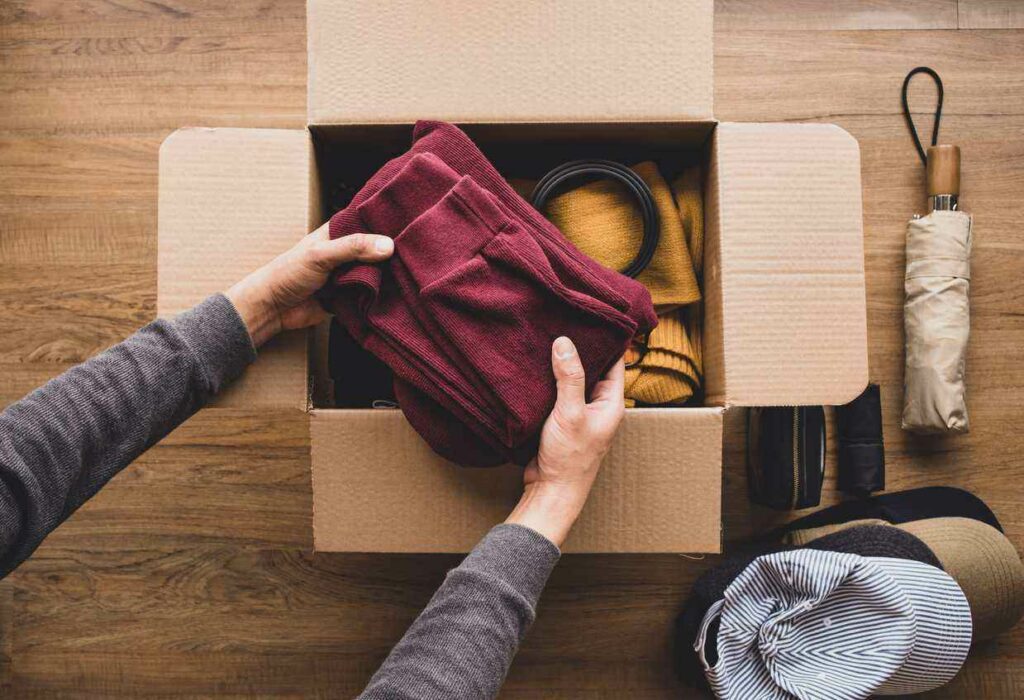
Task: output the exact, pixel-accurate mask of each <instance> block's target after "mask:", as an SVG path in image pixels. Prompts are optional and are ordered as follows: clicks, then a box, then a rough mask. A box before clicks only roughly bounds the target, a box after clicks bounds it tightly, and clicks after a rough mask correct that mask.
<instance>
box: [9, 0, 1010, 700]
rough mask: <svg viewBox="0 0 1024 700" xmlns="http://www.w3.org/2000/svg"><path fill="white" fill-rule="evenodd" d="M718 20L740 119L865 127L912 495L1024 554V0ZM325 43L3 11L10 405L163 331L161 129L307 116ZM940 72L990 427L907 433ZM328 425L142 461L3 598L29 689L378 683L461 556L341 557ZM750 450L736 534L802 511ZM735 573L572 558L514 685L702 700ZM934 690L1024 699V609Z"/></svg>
mask: <svg viewBox="0 0 1024 700" xmlns="http://www.w3.org/2000/svg"><path fill="white" fill-rule="evenodd" d="M716 24H717V30H716V50H715V80H716V90H715V101H716V112H717V115H718V117H719V118H720V119H722V120H757V121H770V120H776V121H831V122H835V123H837V124H839V125H841V126H843V127H844V128H846V129H847V130H849V131H850V132H851V133H852V134H853V135H854V136H856V137H857V139H858V140H859V141H860V145H861V151H862V158H863V182H864V205H865V211H864V217H865V224H866V241H867V256H868V259H867V271H868V272H867V274H868V280H867V281H868V318H869V323H870V342H871V368H872V374H873V376H874V378H875V379H876V380H877V381H880V382H881V383H882V385H883V400H884V413H885V430H886V440H887V447H888V450H887V458H888V464H889V484H888V485H889V488H890V490H896V489H901V488H907V487H914V486H921V485H926V484H955V485H960V486H964V487H968V488H970V489H972V490H973V491H975V492H976V493H978V494H979V495H980V496H982V497H983V498H984V499H985V500H987V501H988V502H989V503H990V504H991V506H992V507H993V508H994V509H995V511H996V512H997V514H998V515H999V517H1000V518H1001V519H1002V521H1003V523H1004V525H1005V526H1006V530H1007V532H1008V534H1009V536H1010V537H1011V539H1013V541H1014V542H1015V544H1016V545H1017V546H1018V548H1021V549H1024V410H1022V408H1021V397H1022V396H1024V235H1022V233H1021V228H1022V226H1024V3H1018V2H1012V1H1009V0H1003V1H1000V0H960V1H959V2H957V0H944V1H943V0H940V1H936V2H925V1H924V0H909V1H901V0H851V1H850V2H845V3H837V2H831V1H830V0H786V1H785V2H775V3H772V2H768V1H767V0H720V1H719V2H718V5H717V17H716ZM305 52H306V44H305V2H304V0H259V1H258V2H233V1H231V0H213V1H210V2H202V1H200V0H34V1H29V0H0V405H6V404H7V403H9V402H11V401H14V400H16V399H17V398H19V397H20V396H21V395H23V394H24V393H25V392H27V391H29V390H30V389H32V388H33V387H35V386H36V385H38V384H40V383H42V382H43V381H45V380H46V379H48V378H49V377H52V376H54V375H56V374H58V373H59V372H61V371H62V370H64V369H65V368H67V367H68V366H70V365H72V364H74V363H76V362H80V361H82V360H84V359H86V358H88V357H89V356H91V355H93V354H94V353H96V352H97V351H98V350H100V349H102V348H104V347H106V346H108V345H110V344H112V343H115V342H117V341H118V340H120V339H122V338H123V337H125V336H126V335H128V334H129V333H131V332H132V331H133V330H134V329H135V328H137V327H138V326H140V325H142V324H144V323H145V322H147V321H148V320H150V319H152V318H153V316H154V308H155V296H156V217H157V210H156V193H157V148H158V146H159V145H160V142H161V140H162V139H163V138H164V137H165V136H166V135H167V134H168V133H170V132H171V131H172V130H173V129H175V128H177V127H179V126H182V125H186V124H192V125H225V126H266V127H301V126H302V125H303V124H304V120H305V76H306V53H305ZM921 64H925V65H930V66H933V67H934V68H936V69H937V70H938V71H939V72H940V73H941V74H942V76H943V77H944V79H945V82H946V109H945V119H944V121H943V127H942V135H943V140H948V141H950V142H954V143H959V144H960V145H961V146H962V147H963V157H964V191H963V197H962V202H963V206H964V208H965V209H967V210H969V211H972V212H973V213H974V215H975V217H976V219H975V232H976V234H975V235H976V239H975V240H976V249H975V253H974V266H973V275H974V276H973V279H972V288H973V289H972V291H973V323H972V325H973V336H972V340H971V348H970V357H969V363H970V379H969V387H970V410H971V421H972V427H973V431H972V433H971V434H970V435H969V436H967V437H961V438H955V439H949V440H937V441H913V440H909V439H907V438H906V437H905V436H904V435H903V434H902V433H901V432H900V430H899V428H898V412H899V406H900V391H901V342H902V341H901V311H900V302H901V289H902V287H901V285H902V281H901V274H902V272H901V271H902V240H903V233H904V227H905V221H906V220H907V218H908V217H909V216H910V215H911V214H912V213H914V212H915V211H920V210H921V208H922V202H921V201H920V200H921V193H922V174H921V170H920V166H919V165H918V163H917V161H916V156H915V154H914V152H913V150H912V148H911V145H910V140H909V137H908V135H907V132H906V130H905V127H904V125H903V122H902V119H901V117H900V113H899V86H900V81H901V80H902V77H903V75H904V74H905V73H906V72H907V70H908V69H910V68H912V67H914V66H916V65H921ZM922 82H923V83H924V81H922ZM913 97H914V104H915V110H916V111H919V112H920V113H921V114H920V118H921V119H922V120H924V121H927V117H926V116H925V114H924V113H925V112H927V111H928V110H929V109H930V103H929V102H928V98H929V96H928V94H927V91H926V89H925V88H923V87H922V88H921V89H920V90H915V94H914V95H913ZM822 342H828V338H822ZM307 441H308V438H307V426H306V419H305V417H304V415H303V414H301V413H298V412H295V413H289V414H282V415H266V414H263V413H256V412H252V413H248V412H244V411H226V410H221V411H211V412H205V413H202V414H200V415H198V416H197V417H195V418H194V419H192V420H191V421H189V422H188V423H187V424H186V425H185V426H183V427H182V428H181V429H179V430H178V431H177V432H175V433H174V434H173V435H171V436H170V437H169V438H168V439H167V440H166V441H165V442H164V443H163V444H161V445H160V446H159V447H157V448H155V449H153V450H152V451H150V452H149V453H148V454H147V455H145V456H144V457H143V458H142V459H140V460H139V461H138V463H137V464H135V465H134V466H132V467H131V468H129V469H127V470H126V471H125V472H124V473H123V474H121V475H120V476H118V477H117V478H116V479H115V480H114V481H113V482H112V483H111V484H110V485H109V487H108V488H107V489H106V490H105V491H104V492H103V493H102V494H100V495H99V496H98V497H97V498H95V499H94V500H93V501H92V502H91V503H89V504H88V505H87V506H86V507H84V508H83V509H82V510H81V511H80V512H79V513H77V514H76V515H75V516H74V517H72V518H71V519H70V520H69V521H68V522H67V523H66V524H65V525H63V526H62V527H61V528H60V529H58V530H57V531H56V532H55V533H54V534H53V535H52V536H51V537H50V539H49V540H48V541H47V542H46V544H45V545H44V546H43V547H42V548H40V549H39V551H38V553H37V554H36V555H35V556H34V557H33V558H32V559H31V560H30V561H28V562H27V563H26V564H25V565H23V566H22V567H21V568H20V569H19V570H18V571H17V572H16V573H14V574H13V575H11V576H10V577H9V578H8V579H7V580H6V581H4V582H3V583H2V584H0V640H2V641H0V678H2V680H3V683H4V690H5V691H6V692H5V693H4V694H5V696H7V697H34V696H35V697H60V696H67V697H72V696H97V695H101V696H124V697H139V696H160V695H170V694H173V693H180V694H186V695H194V696H223V697H230V696H244V695H257V694H263V695H270V694H276V695H291V696H308V695H322V696H342V697H344V696H350V695H353V694H354V693H356V692H357V691H358V690H359V689H360V688H361V687H362V685H363V684H364V683H365V681H366V680H367V678H368V677H369V675H370V674H371V672H372V671H373V669H374V668H375V667H376V666H377V665H378V664H379V663H380V661H381V659H382V658H383V656H384V655H385V654H386V652H387V650H388V649H389V647H390V646H391V645H392V644H393V643H394V642H395V641H396V640H397V639H398V638H399V636H400V635H401V634H402V632H403V630H404V629H405V627H406V626H407V625H408V624H409V622H410V621H411V620H412V619H413V617H414V616H415V615H416V614H417V612H418V611H419V610H420V608H421V607H422V606H423V605H424V604H425V603H426V601H427V599H428V598H429V596H430V595H431V592H432V591H433V590H434V588H435V587H436V586H437V584H438V583H439V582H440V581H441V578H442V576H443V575H444V573H445V571H446V569H448V568H449V567H451V566H453V565H454V564H455V563H456V562H457V559H456V558H453V557H441V556H365V555H358V556H323V555H316V556H314V555H312V554H311V553H310V548H311V535H310V485H309V457H308V443H307ZM727 457H728V462H729V467H728V470H727V474H726V497H725V498H726V501H725V502H726V507H727V523H726V525H727V536H728V537H729V539H730V540H735V539H738V538H741V537H743V536H744V535H745V534H748V533H750V532H752V531H754V530H756V529H757V528H759V527H763V526H764V525H765V524H767V523H768V522H770V521H771V520H772V517H773V516H772V515H770V514H767V513H765V512H763V511H755V510H753V509H751V508H750V507H749V506H748V504H747V500H746V496H745V494H744V488H745V484H744V477H743V474H742V469H741V466H740V465H741V461H740V459H739V455H738V454H737V452H736V450H735V448H731V449H730V450H729V452H728V455H727ZM832 463H833V464H834V462H832ZM826 498H827V499H829V500H834V499H835V498H836V494H835V492H834V490H833V489H832V488H831V482H830V484H829V485H828V486H827V488H826ZM679 507H680V508H685V507H686V504H685V503H680V504H679ZM667 517H671V514H667ZM712 559H713V558H712ZM709 563H710V562H709V561H694V560H691V559H689V558H686V557H673V556H569V557H566V558H565V559H564V560H563V561H562V562H561V564H560V565H559V567H558V569H557V570H556V572H555V574H554V576H553V578H552V580H551V583H550V585H549V586H548V589H547V591H546V593H545V595H544V600H543V603H542V608H541V612H540V617H539V619H538V620H537V624H536V625H535V627H534V629H533V631H532V633H531V635H530V637H529V639H528V640H527V642H526V644H525V645H524V647H523V649H522V652H521V653H520V654H519V657H518V658H517V660H516V662H515V665H514V667H513V669H512V671H511V675H510V676H509V679H508V683H507V684H506V688H505V692H504V694H503V697H505V698H547V697H552V698H554V697H589V698H626V697H629V698H674V697H680V696H682V695H685V690H684V689H683V688H682V687H680V686H679V685H678V684H677V682H676V681H675V680H674V679H673V675H672V673H671V671H670V668H669V661H668V653H669V652H668V649H669V639H670V629H671V624H672V619H673V616H674V614H675V612H676V611H677V609H678V607H679V606H680V603H681V601H682V599H683V597H684V596H685V594H686V592H687V590H688V587H689V585H690V584H691V582H692V581H693V579H694V577H695V576H696V575H697V574H698V573H699V572H701V571H702V570H704V568H705V567H706V566H707V565H708V564H709ZM935 696H937V697H938V696H942V697H963V698H978V697H992V698H1010V697H1022V696H1024V625H1018V626H1017V628H1016V629H1015V630H1014V631H1013V632H1011V633H1009V634H1007V635H1005V636H1004V637H1003V638H1001V639H999V640H998V641H996V642H994V643H991V644H988V645H985V646H984V647H983V648H981V649H977V650H975V652H974V653H973V655H972V658H971V659H970V660H969V661H968V663H967V666H966V668H965V669H964V671H963V672H962V673H961V674H960V676H959V677H958V678H957V679H956V680H955V681H954V682H953V683H952V684H951V685H950V686H948V687H947V688H945V689H943V690H942V691H941V692H938V693H936V694H935Z"/></svg>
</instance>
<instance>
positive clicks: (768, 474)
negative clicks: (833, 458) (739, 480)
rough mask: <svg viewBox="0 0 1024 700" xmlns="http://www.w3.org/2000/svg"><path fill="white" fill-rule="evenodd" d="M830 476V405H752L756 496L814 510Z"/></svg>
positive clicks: (750, 464) (751, 480) (751, 466)
mask: <svg viewBox="0 0 1024 700" xmlns="http://www.w3.org/2000/svg"><path fill="white" fill-rule="evenodd" d="M824 475H825V409H824V408H823V407H821V406H796V407H770V408H752V409H750V411H749V412H748V414H747V484H748V488H749V491H750V500H752V501H753V502H754V503H759V504H761V505H763V506H767V507H769V508H775V509H776V510H798V509H800V508H813V507H814V506H816V505H818V504H819V503H820V502H821V483H822V480H823V478H824Z"/></svg>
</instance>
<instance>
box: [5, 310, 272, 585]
mask: <svg viewBox="0 0 1024 700" xmlns="http://www.w3.org/2000/svg"><path fill="white" fill-rule="evenodd" d="M253 359H255V349H254V348H253V345H252V341H251V340H250V338H249V335H248V333H247V331H246V327H245V325H244V323H243V322H242V320H241V319H240V318H239V316H238V314H237V312H236V311H235V309H234V307H233V306H232V305H231V303H230V302H229V301H228V300H227V299H226V298H225V297H224V296H221V295H216V296H213V297H210V298H209V299H207V300H206V301H204V302H203V303H202V304H200V305H199V306H197V307H195V308H194V309H192V310H190V311H188V312H186V313H184V314H182V315H180V316H178V317H177V318H175V319H173V320H170V321H163V320H161V321H156V322H154V323H152V324H150V325H148V326H146V327H145V328H143V329H141V330H139V331H138V332H137V333H135V334H134V335H132V336H131V337H129V338H128V339H126V340H125V341H124V342H122V343H119V344H117V345H115V346H114V347H112V348H110V349H108V350H106V351H105V352H103V353H101V354H100V355H98V356H96V357H94V358H93V359H91V360H89V361H87V362H85V363H83V364H81V365H78V366H77V367H74V368H72V369H70V370H68V371H67V372H65V373H64V374H62V375H61V376H59V377H57V378H56V379H53V380H52V381H50V382H48V383H47V384H46V385H45V386H43V387H41V388H40V389H37V390H36V391H34V392H32V393H31V394H29V395H28V396H26V397H25V398H24V399H22V400H21V401H18V402H16V403H14V404H12V405H10V406H8V407H7V409H6V410H4V412H3V413H2V414H0V575H6V574H7V573H8V572H9V571H10V570H11V569H13V568H14V567H15V566H17V564H19V563H20V562H21V561H23V560H24V559H25V558H26V557H27V556H28V555H29V554H31V553H32V551H34V550H35V548H36V547H37V546H38V545H39V543H40V542H41V541H42V540H43V538H44V537H45V536H46V535H47V534H48V533H49V532H50V531H52V530H53V529H54V528H55V527H57V525H59V524H60V523H61V522H62V521H63V520H64V519H65V518H67V517H68V515H70V514H71V513H72V512H74V511H75V509H77V508H78V507H79V506H80V505H82V503H84V502H85V501H86V500H88V499H89V498H90V497H91V496H92V495H93V494H95V493H96V492H97V491H98V490H99V489H100V488H101V487H102V486H103V485H104V484H106V483H107V481H109V480H110V479H111V478H112V477H113V476H114V475H115V474H117V473H118V472H119V471H121V469H123V468H124V467H125V466H126V465H128V464H129V463H131V461H132V460H134V459H135V458H136V457H137V456H139V454H141V453H142V452H143V451H145V450H146V449H147V448H149V447H150V446H151V445H153V444H154V443H155V442H156V441H158V440H159V439H160V438H162V437H163V436H164V435H166V434H167V433H169V432H170V431H171V430H173V429H174V428H175V427H176V426H177V425H179V424H180V423H181V422H182V421H184V420H185V419H186V418H188V417H189V416H190V415H192V414H193V413H194V412H195V411H196V410H198V409H199V408H201V407H202V406H203V405H204V404H205V403H206V402H207V401H208V400H209V399H210V397H212V396H213V395H214V394H216V393H217V392H218V391H219V390H220V389H221V387H222V386H224V384H226V383H227V382H229V381H230V380H231V379H233V378H234V377H236V376H237V375H238V374H239V373H240V372H241V371H242V369H243V368H244V367H245V366H246V365H248V364H249V363H250V362H252V360H253Z"/></svg>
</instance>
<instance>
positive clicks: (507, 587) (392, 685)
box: [359, 525, 560, 700]
mask: <svg viewBox="0 0 1024 700" xmlns="http://www.w3.org/2000/svg"><path fill="white" fill-rule="evenodd" d="M559 555H560V553H559V550H558V547H556V546H555V545H554V544H552V543H551V542H550V541H549V540H548V539H546V538H545V537H543V536H542V535H540V534H538V533H537V532H534V531H533V530H531V529H529V528H526V527H523V526H521V525H498V526H497V527H495V528H494V529H493V530H491V531H490V532H489V533H488V534H487V536H486V537H484V539H483V540H481V541H480V543H479V544H478V545H477V546H476V548H475V549H473V551H472V552H470V554H469V556H467V557H466V558H465V560H464V561H463V562H462V564H460V565H459V566H458V568H455V569H453V570H452V571H450V572H449V573H448V576H447V578H446V579H445V581H444V583H443V584H441V587H440V588H439V589H437V592H436V593H435V594H434V597H433V598H432V599H431V600H430V603H429V604H428V605H427V607H426V609H425V610H424V611H423V612H422V613H421V614H420V616H419V617H418V618H417V619H416V621H415V622H413V624H412V626H411V627H410V628H409V629H408V631H407V632H406V633H405V636H404V637H402V639H401V641H399V642H398V644H397V645H396V646H395V648H394V649H392V650H391V654H390V655H389V656H388V658H387V659H386V660H385V661H384V663H383V665H382V666H381V667H380V669H379V670H378V671H377V673H375V674H374V676H373V678H371V679H370V684H369V685H368V686H367V687H366V690H364V691H363V694H362V695H360V696H359V697H360V698H363V699H365V700H383V699H385V698H386V699H387V700H406V699H408V700H413V699H415V700H435V699H437V700H440V699H441V698H444V699H448V698H459V699H460V700H461V699H463V698H467V699H468V698H473V699H475V698H493V697H496V696H497V694H498V691H499V690H500V689H501V684H502V682H503V681H504V680H505V674H506V673H508V668H509V665H510V664H511V663H512V657H513V656H515V653H516V650H517V649H518V648H519V644H520V642H522V640H523V637H524V636H525V635H526V632H527V630H528V629H529V628H530V625H531V624H532V623H533V619H534V615H535V610H536V607H537V600H538V599H539V598H540V593H541V591H542V590H543V588H544V584H545V583H546V582H547V580H548V576H549V575H550V574H551V570H552V569H553V568H554V566H555V564H556V563H557V562H558V558H559Z"/></svg>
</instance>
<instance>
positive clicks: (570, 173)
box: [530, 160, 661, 277]
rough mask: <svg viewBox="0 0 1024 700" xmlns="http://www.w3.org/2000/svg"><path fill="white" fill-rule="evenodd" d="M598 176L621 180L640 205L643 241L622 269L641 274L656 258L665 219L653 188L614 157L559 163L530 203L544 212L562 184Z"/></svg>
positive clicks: (632, 273)
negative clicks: (659, 208) (659, 214)
mask: <svg viewBox="0 0 1024 700" xmlns="http://www.w3.org/2000/svg"><path fill="white" fill-rule="evenodd" d="M594 176H596V177H602V178H610V179H612V180H617V181H618V182H621V183H622V184H623V185H625V186H626V188H627V189H628V190H629V192H630V194H632V195H633V196H634V197H635V198H636V200H637V202H638V203H639V204H640V211H641V214H642V215H643V222H644V237H643V241H642V242H641V244H640V250H639V251H637V254H636V257H635V258H633V261H632V262H631V263H629V265H627V266H626V267H624V268H623V269H621V270H619V272H621V273H622V274H624V275H626V276H628V277H637V276H638V275H639V274H640V273H641V272H643V271H644V269H645V268H646V267H647V265H649V264H650V262H651V258H653V257H654V250H655V249H656V248H657V247H658V240H659V239H660V237H661V221H660V219H659V218H658V208H657V207H656V206H655V204H654V195H653V194H652V193H651V188H650V187H648V186H647V183H646V182H644V181H643V180H642V179H641V178H640V176H639V175H637V174H636V173H635V172H633V171H632V170H630V169H629V168H627V167H626V166H625V165H622V164H621V163H616V162H614V161H611V160H574V161H571V162H569V163H564V164H563V165H560V166H558V167H557V168H555V169H554V170H552V171H551V172H549V173H548V174H547V175H545V176H544V177H542V178H541V179H540V182H538V183H537V186H536V187H535V188H534V189H533V194H532V195H530V202H531V204H533V206H534V207H535V208H536V209H537V210H538V211H543V209H544V206H545V205H546V204H547V203H548V200H549V199H550V198H551V196H552V194H554V193H555V192H556V190H557V189H558V188H559V187H561V186H562V185H564V184H565V183H567V182H569V181H571V180H576V179H580V178H590V177H594Z"/></svg>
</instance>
